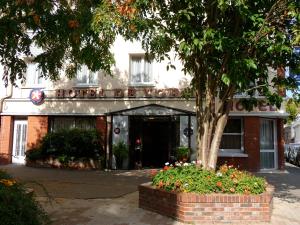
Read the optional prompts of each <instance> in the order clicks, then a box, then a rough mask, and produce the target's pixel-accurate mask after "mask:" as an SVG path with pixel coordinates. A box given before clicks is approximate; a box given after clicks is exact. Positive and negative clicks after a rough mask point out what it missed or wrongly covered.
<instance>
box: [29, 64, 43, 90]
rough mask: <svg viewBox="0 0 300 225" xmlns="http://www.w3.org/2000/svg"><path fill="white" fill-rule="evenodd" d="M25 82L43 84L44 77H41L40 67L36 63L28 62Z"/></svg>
mask: <svg viewBox="0 0 300 225" xmlns="http://www.w3.org/2000/svg"><path fill="white" fill-rule="evenodd" d="M26 80H27V81H26V83H27V84H29V85H43V84H44V83H45V78H44V77H42V72H41V69H40V68H38V64H37V63H28V64H27V71H26Z"/></svg>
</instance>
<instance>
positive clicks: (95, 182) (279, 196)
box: [0, 164, 300, 225]
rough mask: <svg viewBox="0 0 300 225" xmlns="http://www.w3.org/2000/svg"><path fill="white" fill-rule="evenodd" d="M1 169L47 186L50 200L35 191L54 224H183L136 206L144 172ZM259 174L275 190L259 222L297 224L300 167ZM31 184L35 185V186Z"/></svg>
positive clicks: (281, 224)
mask: <svg viewBox="0 0 300 225" xmlns="http://www.w3.org/2000/svg"><path fill="white" fill-rule="evenodd" d="M3 168H4V169H6V170H8V171H9V172H10V173H11V174H13V175H14V176H16V177H18V178H19V179H21V180H25V181H28V180H35V181H37V182H39V183H42V184H43V185H47V190H48V192H49V193H50V194H51V195H52V196H54V198H53V199H52V201H51V202H49V199H47V198H45V197H44V194H43V192H42V191H41V190H38V192H37V194H38V200H39V201H40V202H41V203H42V205H43V206H44V208H45V209H46V210H47V212H48V213H49V214H50V216H51V218H52V220H53V224H54V225H182V223H179V222H177V221H174V220H172V219H170V218H167V217H163V216H161V215H159V214H156V213H152V212H149V211H146V210H143V209H140V208H138V192H137V191H136V190H137V185H138V184H139V183H143V182H146V181H148V180H149V177H148V172H147V171H123V172H119V171H118V172H116V171H113V172H102V171H66V170H52V169H34V168H26V167H25V168H24V167H15V166H5V167H3V166H2V167H0V169H3ZM259 175H260V176H264V177H266V178H267V179H268V181H269V182H270V183H271V184H273V185H274V186H275V190H276V193H275V198H274V210H273V215H272V220H271V223H260V224H259V225H268V224H272V225H299V224H300V216H299V214H300V201H299V200H300V168H299V167H294V166H292V165H291V164H287V171H286V172H280V173H259ZM33 187H34V186H33ZM34 188H35V189H37V187H36V186H35V187H34ZM114 189H115V190H114ZM90 192H95V193H90ZM98 192H101V193H98ZM61 196H63V197H61ZM256 224H257V223H255V225H256ZM253 225H254V224H253Z"/></svg>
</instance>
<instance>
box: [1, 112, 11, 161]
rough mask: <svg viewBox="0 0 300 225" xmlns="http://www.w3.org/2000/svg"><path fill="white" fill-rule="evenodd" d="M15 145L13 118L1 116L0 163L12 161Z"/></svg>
mask: <svg viewBox="0 0 300 225" xmlns="http://www.w3.org/2000/svg"><path fill="white" fill-rule="evenodd" d="M12 145H13V118H12V116H1V130H0V164H8V163H11V160H12Z"/></svg>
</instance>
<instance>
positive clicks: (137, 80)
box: [130, 55, 153, 85]
mask: <svg viewBox="0 0 300 225" xmlns="http://www.w3.org/2000/svg"><path fill="white" fill-rule="evenodd" d="M152 66H153V63H152V61H148V60H146V59H145V56H143V55H132V56H131V57H130V84H131V85H152V84H153V78H152Z"/></svg>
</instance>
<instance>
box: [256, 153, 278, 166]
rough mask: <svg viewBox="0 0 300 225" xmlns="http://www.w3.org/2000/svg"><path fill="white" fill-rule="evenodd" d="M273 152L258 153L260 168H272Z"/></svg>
mask: <svg viewBox="0 0 300 225" xmlns="http://www.w3.org/2000/svg"><path fill="white" fill-rule="evenodd" d="M274 157H275V153H274V152H261V153H260V168H261V169H273V168H275V165H274V162H275V160H274Z"/></svg>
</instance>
